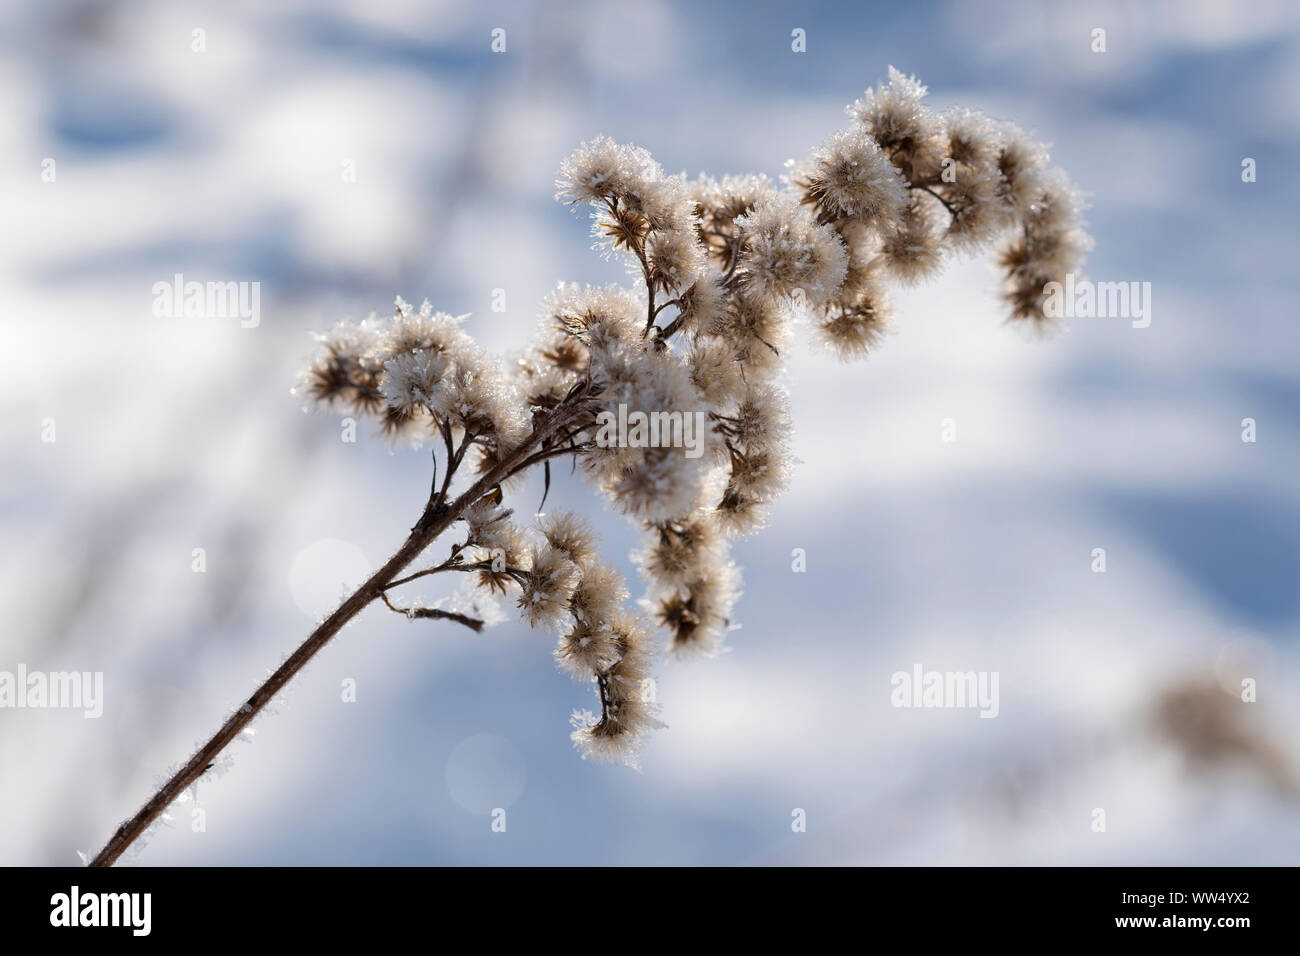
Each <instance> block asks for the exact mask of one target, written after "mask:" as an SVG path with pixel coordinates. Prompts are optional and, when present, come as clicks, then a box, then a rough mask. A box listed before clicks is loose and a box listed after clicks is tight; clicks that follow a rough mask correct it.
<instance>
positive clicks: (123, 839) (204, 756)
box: [90, 383, 589, 867]
mask: <svg viewBox="0 0 1300 956" xmlns="http://www.w3.org/2000/svg"><path fill="white" fill-rule="evenodd" d="M587 384H588V385H589V383H587ZM585 394H586V388H585V387H584V385H583V384H582V383H580V384H579V385H578V386H575V387H574V389H573V390H572V391H571V392H570V393H569V395H568V396H567V397H566V401H564V402H561V403H560V404H559V405H557V406H556V407H555V408H554V409H552V410H551V412H550V413H549V414H548V415H546V416H545V417H544V418H542V419H541V421H540V422H538V423H537V424H536V425H535V426H534V428H533V431H532V433H531V434H530V435H529V436H528V438H526V439H525V440H524V441H523V442H522V443H521V444H520V445H519V446H518V447H517V448H515V449H514V450H513V451H512V452H511V453H510V454H509V455H507V456H506V457H505V458H503V459H502V460H501V461H500V462H498V463H497V464H496V465H494V466H493V467H492V468H491V469H489V470H488V471H487V472H485V473H484V474H483V475H482V476H481V477H480V478H479V479H478V480H477V481H475V482H474V484H472V485H471V486H470V487H469V488H468V489H467V490H466V491H465V492H464V493H463V494H461V495H460V496H459V497H457V498H456V500H455V501H453V502H452V503H451V504H450V505H449V504H447V503H446V497H445V495H439V496H435V497H431V498H430V500H429V502H428V504H427V505H426V506H425V509H424V513H423V514H422V515H421V516H420V520H419V521H417V522H416V523H415V527H413V528H412V529H411V533H410V534H409V535H408V536H407V538H406V541H405V542H404V543H403V544H402V546H401V547H400V548H398V550H397V553H396V554H394V555H393V556H392V557H391V558H389V559H388V561H387V562H386V563H385V564H384V566H383V567H381V568H380V569H379V570H378V571H376V572H375V573H374V574H372V575H371V576H370V578H369V579H368V580H367V581H366V582H365V583H364V584H362V585H361V586H360V587H359V588H357V589H356V590H355V591H353V592H352V594H351V595H349V596H348V597H347V598H346V599H345V600H344V601H343V603H342V604H340V605H339V607H338V608H337V609H336V610H335V611H334V613H333V614H331V615H330V616H329V617H327V618H326V619H325V620H324V621H322V622H321V623H320V625H319V626H317V628H316V629H315V630H314V631H312V632H311V634H310V635H308V637H307V639H306V640H305V641H303V642H302V644H300V645H298V649H297V650H295V651H294V652H293V653H292V654H291V655H289V658H288V659H287V660H286V661H285V662H284V663H283V664H281V665H280V666H279V667H278V668H276V670H275V673H273V674H272V675H271V676H270V677H268V678H267V679H266V680H265V681H263V682H262V685H261V686H260V687H258V688H257V690H255V691H253V693H252V695H251V696H250V697H249V698H248V699H247V700H246V701H245V702H244V703H243V704H242V705H241V706H240V708H239V709H238V710H237V711H236V712H235V713H234V714H232V715H231V716H230V717H229V718H228V719H227V720H226V722H225V723H224V724H222V725H221V729H220V730H218V731H217V732H216V733H215V734H214V735H213V736H212V738H211V739H210V740H209V741H208V742H207V743H205V744H204V745H203V746H202V747H200V748H199V749H198V751H197V752H195V754H194V755H193V756H192V757H190V759H189V760H188V761H187V762H186V763H185V765H184V766H183V767H181V769H180V770H178V771H176V773H174V774H172V776H171V779H169V780H168V781H167V782H166V783H164V784H163V785H162V786H161V787H159V788H158V790H157V792H156V793H154V795H153V796H152V797H150V798H149V800H148V802H147V803H145V805H144V806H143V807H141V808H140V810H139V811H138V812H137V813H136V814H135V816H133V817H132V818H131V819H130V820H128V821H126V822H125V823H123V824H122V825H121V826H120V827H118V828H117V830H116V831H115V832H114V833H113V835H112V837H110V838H109V841H108V843H106V844H105V845H104V848H103V849H102V850H100V851H99V853H98V854H96V856H95V858H94V859H93V860H91V861H90V865H91V866H96V867H105V866H112V865H113V864H114V863H115V862H116V861H117V859H118V857H120V856H121V855H122V853H123V852H125V851H126V849H127V848H128V847H129V846H130V845H131V844H132V843H134V842H135V841H136V840H137V839H138V838H139V837H140V835H141V834H143V833H144V832H145V830H147V829H148V828H149V825H150V824H152V823H153V822H154V821H155V820H156V819H157V818H158V817H159V816H160V815H161V814H162V813H163V811H164V810H166V809H167V808H168V807H169V806H171V804H172V802H173V801H174V800H175V799H176V798H177V797H179V796H180V795H181V794H182V793H184V792H185V790H186V789H188V788H189V787H190V786H191V785H192V784H193V783H194V782H195V781H196V780H198V779H199V777H201V776H202V775H203V773H204V772H205V771H206V770H207V769H208V768H209V767H210V766H211V765H212V763H213V762H214V761H215V760H216V759H217V757H218V756H220V754H221V752H222V751H223V750H225V749H226V747H227V746H228V745H229V744H230V742H231V741H232V740H234V739H235V738H236V737H237V736H239V734H240V732H241V731H243V730H244V728H246V727H247V726H248V725H249V724H250V723H252V721H253V719H254V718H255V717H256V716H257V715H258V714H259V713H260V712H261V711H262V709H263V708H264V707H265V706H266V705H267V704H268V703H269V702H270V701H271V699H272V698H273V697H275V695H276V694H277V693H279V692H280V690H281V689H283V688H284V686H285V685H286V684H288V683H289V681H291V680H292V679H293V678H294V676H295V675H296V674H297V673H298V672H299V671H300V670H302V669H303V667H304V666H306V664H307V662H308V661H310V660H311V659H312V658H313V657H315V656H316V654H317V653H318V652H319V651H320V649H321V648H322V647H324V646H325V645H326V644H327V643H328V642H329V640H330V638H332V637H333V636H334V635H335V634H337V633H338V632H339V631H340V630H342V629H343V626H344V625H345V624H347V623H348V622H349V621H351V620H352V619H353V618H354V617H356V616H357V615H358V614H360V613H361V611H362V610H364V609H365V607H366V606H367V605H368V604H370V603H371V602H372V601H374V600H375V598H377V597H380V596H381V595H382V594H383V592H384V589H385V588H386V587H387V586H388V584H389V583H390V582H391V581H392V580H393V579H394V578H396V577H397V576H398V574H400V573H401V571H402V570H403V569H405V568H406V566H407V565H409V564H410V563H411V562H412V561H414V560H415V559H416V558H417V557H419V556H420V554H421V553H422V552H423V551H424V549H425V548H427V547H428V546H429V545H430V544H431V543H432V542H433V541H434V539H435V538H437V537H438V536H439V535H440V534H442V533H443V532H444V531H446V530H447V529H448V528H449V527H451V524H452V522H454V521H455V520H457V519H458V518H459V517H460V516H461V515H462V514H463V513H464V512H465V510H466V509H467V508H468V507H469V506H470V505H472V504H474V502H476V501H478V500H479V498H481V497H483V495H484V494H486V493H487V492H488V491H490V490H491V489H492V488H494V487H496V486H497V485H498V484H499V483H500V482H501V481H503V480H505V477H506V476H507V475H509V474H510V473H511V471H512V469H514V468H515V467H516V466H517V465H518V464H519V463H520V462H522V461H524V460H525V459H526V458H527V457H528V455H529V454H530V452H531V451H532V449H533V447H534V446H536V445H537V444H539V443H540V442H542V441H544V440H545V439H546V438H547V437H548V436H550V435H552V434H554V433H555V432H556V430H558V429H559V428H560V427H561V426H563V425H564V423H565V422H566V420H567V419H568V416H569V415H570V414H572V412H573V406H571V405H570V404H569V400H570V399H574V400H575V401H574V405H578V404H581V399H582V398H585ZM462 453H463V448H462ZM448 464H449V467H448V471H451V470H453V469H451V468H450V463H448ZM445 482H446V479H445V478H444V483H445Z"/></svg>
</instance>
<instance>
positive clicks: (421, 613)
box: [379, 591, 483, 632]
mask: <svg viewBox="0 0 1300 956" xmlns="http://www.w3.org/2000/svg"><path fill="white" fill-rule="evenodd" d="M379 596H380V598H382V599H383V602H384V605H385V606H386V607H387V608H388V610H390V611H393V612H394V613H396V614H401V615H402V616H404V617H429V618H436V619H437V620H440V621H455V622H456V623H457V624H464V625H465V626H466V627H468V628H469V629H470V630H471V631H476V632H477V631H481V630H483V622H482V621H480V620H479V619H478V618H476V617H470V616H469V615H468V614H459V613H457V612H456V611H444V610H443V609H442V608H437V607H398V606H397V605H396V604H394V603H393V602H392V601H390V600H388V595H387V594H385V593H384V592H382V591H380V592H379Z"/></svg>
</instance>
